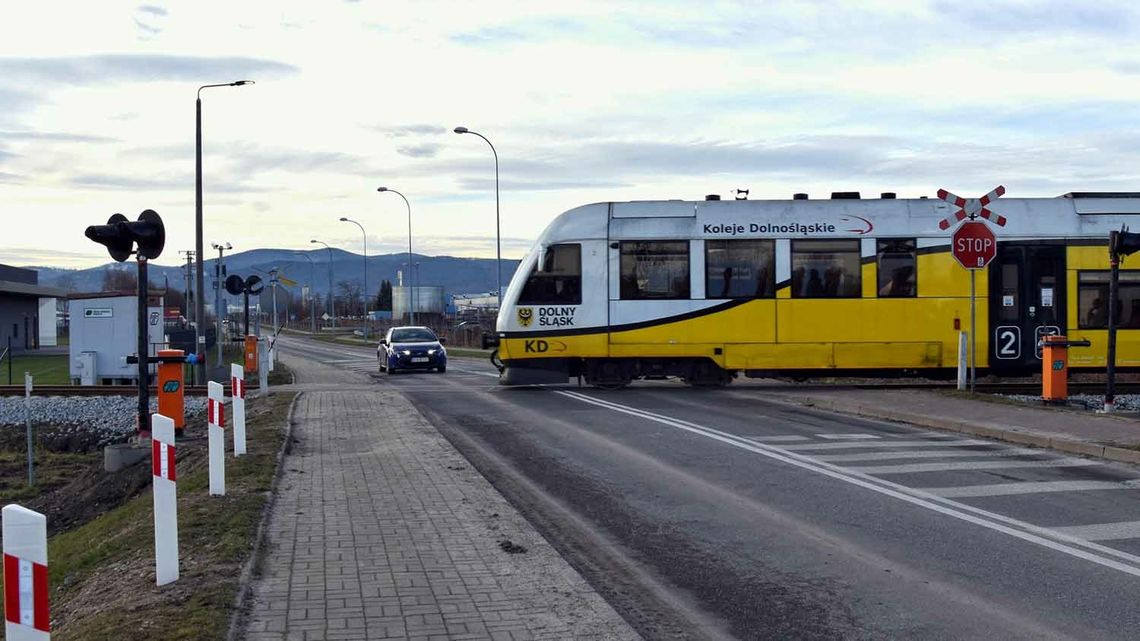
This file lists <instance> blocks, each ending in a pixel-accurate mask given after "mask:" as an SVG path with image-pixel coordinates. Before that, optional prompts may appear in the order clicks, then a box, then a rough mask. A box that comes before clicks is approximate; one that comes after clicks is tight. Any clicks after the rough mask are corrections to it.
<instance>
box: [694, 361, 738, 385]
mask: <svg viewBox="0 0 1140 641" xmlns="http://www.w3.org/2000/svg"><path fill="white" fill-rule="evenodd" d="M732 378H733V373H732V372H729V371H725V370H723V369H721V368H720V367H719V366H717V364H716V363H713V362H711V361H703V362H700V363H697V364H696V365H694V366H693V368H692V369H691V370H689V375H688V376H683V377H681V380H683V381H684V382H685V384H686V385H689V386H692V387H725V386H726V385H728V384H729V383H731V382H732Z"/></svg>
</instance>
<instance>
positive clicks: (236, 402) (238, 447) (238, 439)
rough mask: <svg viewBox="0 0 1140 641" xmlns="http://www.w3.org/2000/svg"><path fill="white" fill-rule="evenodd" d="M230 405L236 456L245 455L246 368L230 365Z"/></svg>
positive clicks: (235, 364)
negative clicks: (232, 416)
mask: <svg viewBox="0 0 1140 641" xmlns="http://www.w3.org/2000/svg"><path fill="white" fill-rule="evenodd" d="M230 405H231V409H232V410H233V415H234V418H233V422H234V456H241V455H242V454H245V368H244V367H242V366H241V365H238V364H237V363H234V364H232V365H230Z"/></svg>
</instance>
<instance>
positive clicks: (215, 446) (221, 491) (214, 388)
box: [206, 381, 226, 496]
mask: <svg viewBox="0 0 1140 641" xmlns="http://www.w3.org/2000/svg"><path fill="white" fill-rule="evenodd" d="M207 395H208V398H207V399H206V423H207V425H208V427H207V428H206V429H207V431H208V435H207V436H208V438H207V442H208V446H209V450H210V496H225V495H226V432H225V424H226V405H225V397H224V396H223V389H222V384H221V383H217V382H215V381H210V384H209V385H208V392H207Z"/></svg>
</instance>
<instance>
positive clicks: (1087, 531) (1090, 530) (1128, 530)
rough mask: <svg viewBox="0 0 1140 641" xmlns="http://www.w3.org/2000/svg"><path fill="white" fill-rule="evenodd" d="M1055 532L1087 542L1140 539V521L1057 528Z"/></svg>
mask: <svg viewBox="0 0 1140 641" xmlns="http://www.w3.org/2000/svg"><path fill="white" fill-rule="evenodd" d="M1053 530H1054V531H1055V532H1061V533H1063V534H1067V535H1069V536H1075V537H1077V538H1081V539H1084V540H1086V541H1115V540H1119V539H1135V538H1140V521H1123V522H1120V523H1093V524H1090V525H1073V526H1068V527H1055V528H1053Z"/></svg>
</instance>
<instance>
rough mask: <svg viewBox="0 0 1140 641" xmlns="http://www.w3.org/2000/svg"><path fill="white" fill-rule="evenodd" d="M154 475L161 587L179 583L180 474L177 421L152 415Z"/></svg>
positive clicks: (156, 558)
mask: <svg viewBox="0 0 1140 641" xmlns="http://www.w3.org/2000/svg"><path fill="white" fill-rule="evenodd" d="M150 425H151V430H152V432H151V442H150V443H151V465H150V469H151V474H152V475H153V476H154V479H153V481H154V576H155V581H156V582H157V583H158V585H166V584H167V583H173V582H175V581H177V580H178V489H177V488H178V484H177V481H178V475H177V474H176V473H175V467H174V461H175V456H174V419H172V418H169V417H167V416H163V415H162V414H151V416H150Z"/></svg>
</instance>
